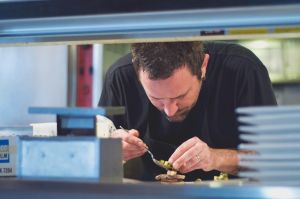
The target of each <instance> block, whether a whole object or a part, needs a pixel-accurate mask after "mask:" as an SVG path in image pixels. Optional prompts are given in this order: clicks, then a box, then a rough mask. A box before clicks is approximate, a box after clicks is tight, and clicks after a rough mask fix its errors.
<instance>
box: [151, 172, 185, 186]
mask: <svg viewBox="0 0 300 199" xmlns="http://www.w3.org/2000/svg"><path fill="white" fill-rule="evenodd" d="M184 179H185V175H180V174H177V171H174V170H168V171H167V173H166V174H160V175H157V176H156V177H155V180H158V181H160V182H162V183H181V182H182V183H183V180H184Z"/></svg>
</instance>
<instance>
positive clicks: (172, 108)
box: [164, 100, 178, 117]
mask: <svg viewBox="0 0 300 199" xmlns="http://www.w3.org/2000/svg"><path fill="white" fill-rule="evenodd" d="M177 110H178V106H177V102H176V101H175V100H174V101H173V100H170V101H167V102H165V104H164V112H165V113H166V115H167V116H168V117H172V116H174V115H175V113H176V112H177Z"/></svg>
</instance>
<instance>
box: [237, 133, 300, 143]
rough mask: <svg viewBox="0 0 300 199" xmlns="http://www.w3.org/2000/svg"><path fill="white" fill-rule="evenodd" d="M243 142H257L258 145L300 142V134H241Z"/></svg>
mask: <svg viewBox="0 0 300 199" xmlns="http://www.w3.org/2000/svg"><path fill="white" fill-rule="evenodd" d="M239 137H240V138H241V139H242V140H245V141H250V142H256V143H269V142H272V143H274V142H280V143H282V142H284V143H286V142H295V141H296V142H299V143H300V133H299V134H295V133H285V134H240V136H239Z"/></svg>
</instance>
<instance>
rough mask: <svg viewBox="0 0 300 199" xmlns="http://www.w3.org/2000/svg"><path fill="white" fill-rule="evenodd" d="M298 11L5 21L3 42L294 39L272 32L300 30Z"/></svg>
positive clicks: (264, 9) (257, 8)
mask: <svg viewBox="0 0 300 199" xmlns="http://www.w3.org/2000/svg"><path fill="white" fill-rule="evenodd" d="M299 10H300V4H293V5H275V6H253V7H234V8H214V9H195V10H180V11H157V12H141V13H127V14H103V15H84V16H70V17H52V18H50V17H49V18H32V19H31V18H27V19H14V20H0V44H4V45H7V44H28V43H41V42H51V43H74V44H76V43H96V42H97V41H101V42H103V43H105V42H108V43H112V42H118V43H120V42H122V41H123V42H133V41H136V40H138V39H142V40H145V39H154V40H155V39H156V40H161V39H164V40H166V39H167V40H170V39H171V40H182V39H184V38H185V39H189V40H192V39H199V38H200V37H199V36H200V31H215V30H220V29H223V30H225V34H226V33H227V30H228V29H230V28H246V27H255V28H261V27H264V28H270V30H268V33H266V34H265V35H267V36H268V37H270V36H271V35H280V34H282V35H284V36H285V37H288V36H291V37H295V36H299V31H296V33H295V32H294V33H293V32H291V33H289V32H283V33H280V32H278V33H276V34H275V33H274V31H273V29H272V28H274V27H289V26H298V25H299V24H300V12H299ZM296 28H297V27H296ZM298 28H299V27H298ZM253 34H254V35H255V33H253ZM253 34H252V35H253ZM250 35H251V34H250ZM258 35H260V36H261V35H264V34H258ZM245 36H246V37H247V36H248V37H249V33H248V34H246V35H245ZM234 37H239V35H229V39H233V38H234ZM213 38H215V39H223V40H224V39H226V37H225V38H224V36H223V35H221V36H218V35H216V36H208V37H201V39H213Z"/></svg>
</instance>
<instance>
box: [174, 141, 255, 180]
mask: <svg viewBox="0 0 300 199" xmlns="http://www.w3.org/2000/svg"><path fill="white" fill-rule="evenodd" d="M241 153H251V152H249V151H237V150H231V149H213V148H210V147H209V146H207V144H206V143H205V142H203V141H202V140H200V139H199V138H198V137H193V138H191V139H189V140H187V141H186V142H184V143H183V144H181V145H180V146H179V147H178V148H177V149H176V150H175V152H174V153H173V155H172V156H171V157H170V158H169V160H168V161H169V162H170V163H172V164H173V167H174V168H175V169H176V170H178V171H180V172H181V173H188V172H190V171H193V170H196V169H202V170H204V171H211V170H218V171H221V172H225V173H229V174H233V175H236V174H237V172H238V170H239V167H238V163H239V159H238V154H241Z"/></svg>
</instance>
